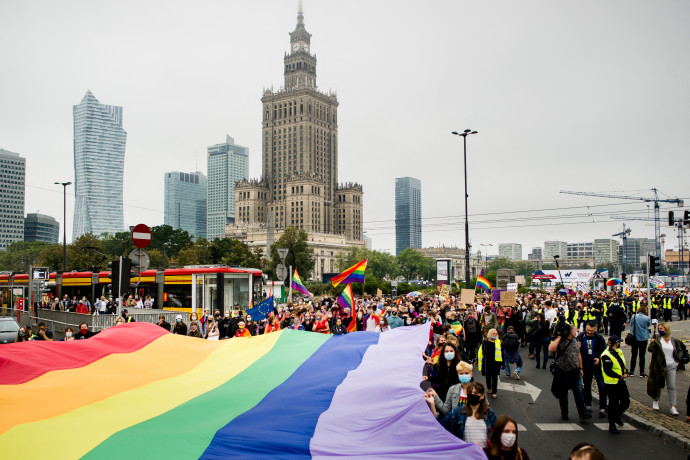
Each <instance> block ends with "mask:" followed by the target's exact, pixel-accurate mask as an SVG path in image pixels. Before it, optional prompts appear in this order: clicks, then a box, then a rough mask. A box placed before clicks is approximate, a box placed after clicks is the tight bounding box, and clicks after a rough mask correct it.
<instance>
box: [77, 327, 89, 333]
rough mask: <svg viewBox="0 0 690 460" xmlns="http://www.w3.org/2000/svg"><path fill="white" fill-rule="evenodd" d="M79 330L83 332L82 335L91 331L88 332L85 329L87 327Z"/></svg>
mask: <svg viewBox="0 0 690 460" xmlns="http://www.w3.org/2000/svg"><path fill="white" fill-rule="evenodd" d="M79 330H80V331H81V333H82V334H86V333H87V332H88V331H89V330H88V329H87V328H85V327H82V328H81V329H79Z"/></svg>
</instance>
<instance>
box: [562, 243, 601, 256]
mask: <svg viewBox="0 0 690 460" xmlns="http://www.w3.org/2000/svg"><path fill="white" fill-rule="evenodd" d="M565 257H566V259H591V258H593V257H594V243H568V246H567V253H566V256H565Z"/></svg>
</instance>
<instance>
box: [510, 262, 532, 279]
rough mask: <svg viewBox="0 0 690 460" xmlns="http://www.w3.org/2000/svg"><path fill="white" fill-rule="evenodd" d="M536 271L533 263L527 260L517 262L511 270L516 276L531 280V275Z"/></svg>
mask: <svg viewBox="0 0 690 460" xmlns="http://www.w3.org/2000/svg"><path fill="white" fill-rule="evenodd" d="M536 269H537V267H536V266H535V265H534V263H532V262H530V261H529V260H518V261H516V262H515V263H514V264H513V270H515V274H516V275H522V276H524V277H525V278H532V274H533V273H534V271H535V270H536Z"/></svg>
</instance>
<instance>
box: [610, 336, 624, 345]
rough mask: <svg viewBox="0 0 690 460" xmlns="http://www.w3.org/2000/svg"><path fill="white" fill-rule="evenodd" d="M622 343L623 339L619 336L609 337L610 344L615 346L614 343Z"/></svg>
mask: <svg viewBox="0 0 690 460" xmlns="http://www.w3.org/2000/svg"><path fill="white" fill-rule="evenodd" d="M620 342H621V338H620V337H618V336H617V335H610V336H609V343H612V344H613V343H620Z"/></svg>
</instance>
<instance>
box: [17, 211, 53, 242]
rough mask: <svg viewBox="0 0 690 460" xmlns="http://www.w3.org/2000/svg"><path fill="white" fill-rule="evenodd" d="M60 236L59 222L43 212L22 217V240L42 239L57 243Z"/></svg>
mask: <svg viewBox="0 0 690 460" xmlns="http://www.w3.org/2000/svg"><path fill="white" fill-rule="evenodd" d="M59 238H60V224H59V223H58V221H57V220H55V219H54V218H52V217H50V216H46V215H45V214H38V213H32V214H27V215H26V217H25V218H24V241H43V242H45V243H51V244H57V242H58V239H59Z"/></svg>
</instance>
